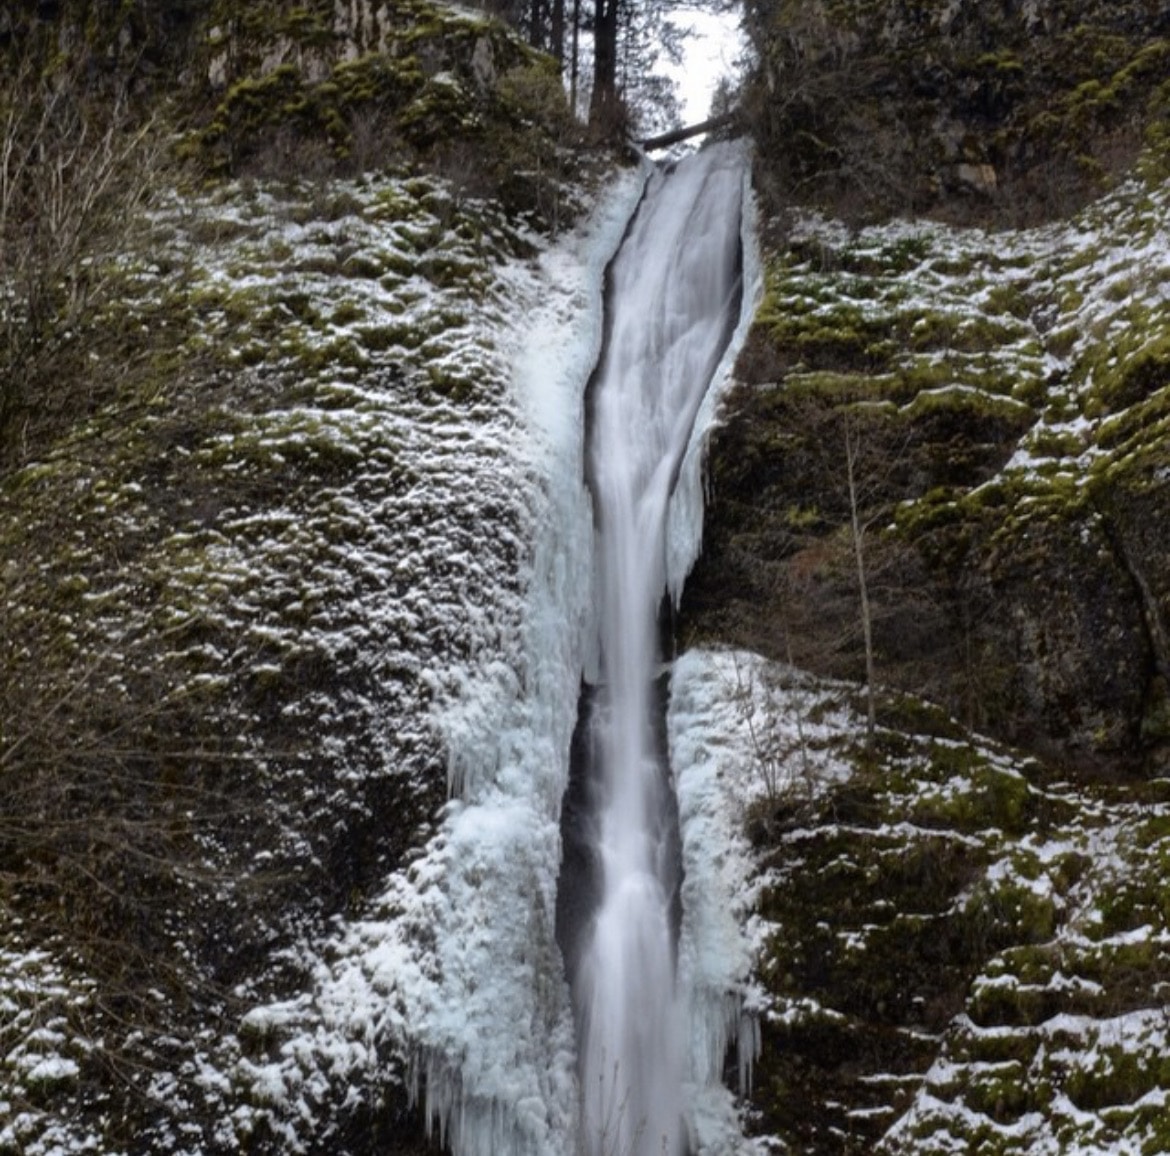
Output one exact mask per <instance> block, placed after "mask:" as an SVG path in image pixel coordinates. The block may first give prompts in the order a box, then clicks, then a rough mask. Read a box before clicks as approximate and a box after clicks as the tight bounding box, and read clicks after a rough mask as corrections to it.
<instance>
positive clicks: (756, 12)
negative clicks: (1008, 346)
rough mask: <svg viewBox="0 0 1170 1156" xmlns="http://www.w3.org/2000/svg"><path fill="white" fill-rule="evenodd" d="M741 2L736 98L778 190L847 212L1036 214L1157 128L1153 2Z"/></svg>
mask: <svg viewBox="0 0 1170 1156" xmlns="http://www.w3.org/2000/svg"><path fill="white" fill-rule="evenodd" d="M747 8H748V12H749V20H748V30H749V34H750V35H751V37H752V39H753V41H754V43H755V45H756V48H757V51H758V52H759V54H760V60H761V67H760V70H759V73H758V76H757V79H756V82H755V84H754V86H753V90H752V92H751V95H750V98H749V100H750V103H751V105H752V107H753V120H754V121H755V122H756V124H757V125H758V129H757V131H758V134H759V140H760V143H761V146H762V148H763V151H764V152H765V154H766V162H765V164H764V165H763V166H762V169H763V171H764V173H765V174H766V176H767V180H768V182H769V183H770V186H771V185H773V184H774V187H775V190H776V192H777V193H778V194H779V195H780V196H786V195H791V194H795V195H798V196H800V197H802V198H806V199H807V198H808V197H810V196H811V197H815V198H817V199H819V200H821V201H822V203H825V204H832V205H833V206H834V209H835V211H838V212H842V211H844V212H847V213H849V214H853V215H856V214H866V213H873V212H875V211H876V212H883V211H886V212H888V211H893V212H908V211H923V210H934V211H943V212H947V213H949V214H951V215H954V216H962V217H965V218H968V219H970V218H973V217H975V218H981V219H984V220H988V219H998V220H1007V221H1013V222H1020V221H1027V220H1038V219H1043V218H1045V217H1051V216H1054V215H1060V214H1062V213H1065V212H1068V211H1069V210H1070V209H1071V208H1072V207H1073V206H1075V205H1077V204H1078V203H1079V202H1081V201H1083V200H1084V198H1085V197H1086V196H1088V195H1091V194H1092V192H1093V191H1094V190H1099V189H1100V187H1101V184H1100V182H1101V180H1102V178H1103V177H1106V176H1108V174H1110V173H1116V172H1117V171H1119V170H1120V169H1122V168H1124V167H1125V166H1126V165H1127V164H1129V163H1130V162H1131V161H1132V160H1133V158H1134V157H1135V156H1136V153H1137V150H1138V149H1139V147H1140V146H1141V145H1142V143H1143V140H1144V139H1147V138H1148V139H1154V138H1156V139H1159V140H1160V139H1161V134H1162V133H1163V129H1162V128H1161V127H1159V125H1160V124H1161V121H1162V119H1163V117H1164V114H1165V105H1166V99H1167V95H1168V93H1167V89H1166V81H1165V77H1166V61H1167V60H1168V59H1170V39H1168V38H1170V8H1168V7H1167V6H1166V4H1165V3H1160V2H1159V3H1147V2H1144V0H1132V2H1127V3H1112V2H1110V0H1033V2H1029V3H1014V2H1007V0H1005V2H1003V3H992V4H987V3H980V2H978V0H927V2H926V3H921V2H914V3H910V2H906V3H901V2H897V3H874V4H843V3H835V2H834V0H800V2H798V3H794V4H783V5H775V4H770V3H765V2H763V0H749V2H748V4H747ZM1149 134H1152V136H1149Z"/></svg>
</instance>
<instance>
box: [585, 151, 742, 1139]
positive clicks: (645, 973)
mask: <svg viewBox="0 0 1170 1156" xmlns="http://www.w3.org/2000/svg"><path fill="white" fill-rule="evenodd" d="M743 165H744V157H743V152H742V150H741V149H740V148H738V147H736V146H729V145H716V146H714V147H711V148H708V149H706V150H704V151H703V152H700V153H698V154H695V155H694V156H691V157H688V158H687V159H685V160H683V161H682V162H681V163H679V164H678V165H677V166H674V167H672V168H670V169H663V170H658V171H656V172H655V173H654V174H653V175H652V176H651V178H650V180H649V182H648V184H647V187H646V192H645V196H644V198H643V200H642V203H641V205H640V207H639V209H638V211H637V213H636V214H635V216H634V219H633V221H632V222H631V225H630V228H629V231H628V233H627V236H626V238H625V240H624V242H623V244H622V247H621V249H620V250H619V252H618V254H617V256H616V257H615V259H614V261H613V263H612V264H611V266H610V269H609V283H608V299H607V309H608V313H607V333H606V341H605V344H604V348H603V352H602V357H601V361H600V364H599V366H598V369H597V373H596V375H595V377H594V381H593V384H592V387H591V395H590V406H591V410H590V421H589V444H588V449H587V452H588V457H587V465H586V469H587V477H588V481H589V485H590V489H591V492H592V495H593V501H594V517H595V524H596V531H597V543H596V568H597V584H598V599H599V606H598V622H599V652H600V678H599V683H598V686H597V687H595V688H594V690H593V693H592V694H591V695H590V696H589V701H590V707H589V711H590V713H589V717H588V721H587V728H588V736H589V737H588V743H587V746H588V749H589V752H590V754H589V758H590V766H589V768H588V772H587V773H588V778H589V787H590V796H591V806H592V808H593V815H592V817H591V829H592V837H593V838H594V839H595V847H594V848H593V858H594V861H595V864H596V867H597V871H598V873H599V879H598V880H597V884H596V887H597V897H596V909H595V911H594V913H593V916H592V922H591V924H590V925H589V927H588V929H587V930H586V932H585V933H584V935H583V937H582V946H581V948H580V957H579V959H577V960H576V961H570V967H571V971H572V974H573V980H574V983H573V987H574V1000H575V1006H576V1012H577V1022H578V1034H579V1049H580V1072H581V1084H582V1091H581V1095H582V1138H583V1147H584V1150H585V1151H586V1152H587V1153H588V1156H651V1154H653V1156H678V1154H680V1153H682V1152H683V1151H684V1150H685V1147H686V1143H685V1138H684V1135H683V1123H682V1120H683V1109H684V1105H683V1093H682V1088H683V1082H684V1078H685V1075H686V1059H685V1055H686V1040H685V1033H686V1030H687V1029H686V1026H685V1009H682V1008H680V1006H679V1001H678V998H677V994H676V990H677V984H676V975H675V953H676V926H677V918H676V916H675V912H676V910H677V902H678V889H679V885H680V882H681V880H680V878H679V874H680V868H679V856H678V842H677V839H678V833H677V819H676V815H675V810H674V800H673V796H672V794H671V781H670V771H669V768H668V767H667V766H666V760H665V755H664V751H663V743H662V740H661V738H660V734H661V726H662V721H661V704H660V696H659V695H658V693H657V690H656V685H655V684H656V678H657V675H658V673H659V667H660V664H661V662H662V655H661V653H660V649H659V641H658V639H659V612H660V608H661V606H662V603H663V599H664V596H665V594H666V586H667V542H666V535H667V531H666V520H667V511H668V507H669V503H670V499H671V493H672V490H673V489H674V486H675V482H676V480H677V477H678V472H679V468H680V464H681V461H682V458H683V455H684V453H685V451H686V448H687V444H688V440H689V438H690V436H691V431H692V427H693V425H694V422H695V416H696V413H697V411H698V409H699V406H700V403H701V402H702V399H703V397H704V394H705V393H706V391H707V388H708V385H709V384H710V382H711V379H712V376H713V374H714V373H715V370H716V368H717V366H718V365H719V363H720V359H721V357H722V356H723V353H724V351H725V349H726V347H727V344H728V341H729V339H730V337H731V334H732V331H733V330H734V328H735V325H736V322H737V320H738V318H739V308H740V300H741V295H742V265H741V247H740V228H741V222H740V216H741V208H742V205H741V202H742V185H743V176H744V171H743Z"/></svg>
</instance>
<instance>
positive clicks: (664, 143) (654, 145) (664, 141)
mask: <svg viewBox="0 0 1170 1156" xmlns="http://www.w3.org/2000/svg"><path fill="white" fill-rule="evenodd" d="M737 120H739V109H733V110H732V111H731V112H725V113H723V114H722V115H721V116H713V117H711V118H710V119H709V120H705V121H703V122H702V123H701V124H692V125H689V126H688V127H687V128H676V129H672V130H671V131H670V132H664V133H662V134H661V135H660V136H652V137H648V138H647V139H646V140H644V141H639V142H638V143H639V144H640V145H641V147H642V148H643V149H645V150H646V152H653V151H654V150H655V149H665V148H669V147H670V146H671V145H673V144H679V143H680V142H681V141H684V140H690V138H691V137H693V136H699V135H701V134H702V133H705V132H714V131H715V130H716V129H720V128H726V127H727V126H728V125H730V124H734V123H735V122H736V121H737Z"/></svg>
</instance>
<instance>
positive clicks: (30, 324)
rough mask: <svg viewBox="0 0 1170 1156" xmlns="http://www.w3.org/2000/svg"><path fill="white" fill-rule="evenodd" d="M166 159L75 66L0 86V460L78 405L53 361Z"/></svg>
mask: <svg viewBox="0 0 1170 1156" xmlns="http://www.w3.org/2000/svg"><path fill="white" fill-rule="evenodd" d="M165 149H166V141H165V138H164V134H163V133H162V132H161V130H160V125H159V123H158V121H157V120H154V119H150V120H146V121H141V120H138V119H136V118H135V117H134V115H133V114H132V112H131V110H130V108H129V105H128V102H127V100H126V97H125V93H124V92H121V91H113V92H109V91H97V90H93V89H91V88H90V86H89V84H88V82H87V71H86V69H85V66H84V63H83V62H73V63H70V64H67V65H64V66H59V67H57V68H56V69H51V70H48V71H46V70H45V69H44V68H43V67H42V66H41V65H40V64H39V62H37V61H36V60H34V59H33V58H32V57H28V58H26V59H25V60H24V61H23V62H21V63H19V64H18V65H17V66H16V67H15V68H14V69H13V70H12V71H10V72H9V74H8V75H7V76H6V77H5V78H4V79H3V80H0V455H4V451H5V449H6V448H7V450H8V451H9V452H11V451H12V448H13V445H14V443H15V444H16V448H17V450H18V451H19V449H20V445H21V444H22V443H24V442H25V441H26V440H27V438H28V436H29V435H30V432H35V431H32V429H31V427H33V426H35V425H36V424H38V423H56V422H59V421H60V420H61V418H62V416H64V417H66V418H68V417H69V416H70V414H71V413H72V412H73V411H74V410H75V409H76V408H77V407H78V406H79V405H81V403H82V402H83V401H84V398H85V392H87V391H88V389H89V386H88V385H87V384H86V383H85V381H84V378H83V375H80V374H77V373H69V372H62V370H63V358H64V357H65V356H66V354H67V351H68V349H69V348H70V347H71V345H72V344H73V343H75V339H76V338H77V336H78V334H79V331H80V330H81V329H83V328H84V327H85V325H86V323H87V322H88V321H89V320H90V319H92V318H93V317H94V315H95V314H96V312H97V310H98V308H99V306H100V305H101V304H102V302H103V301H104V300H106V299H107V298H108V295H109V292H110V290H111V289H112V287H113V285H114V284H115V283H116V282H117V280H118V278H117V274H116V269H115V264H114V262H115V258H116V257H117V256H119V255H120V254H122V253H124V252H125V251H126V249H127V248H128V247H129V244H130V239H131V236H132V234H133V231H134V229H135V225H136V222H139V221H141V219H142V218H141V210H142V209H143V207H144V205H145V203H146V201H147V199H148V197H149V195H150V194H151V192H152V191H153V190H154V189H155V188H156V187H157V181H158V176H159V172H158V170H159V168H160V166H161V165H162V164H163V160H164V157H165V155H166V153H165ZM0 460H2V459H0Z"/></svg>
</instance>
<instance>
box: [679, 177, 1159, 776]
mask: <svg viewBox="0 0 1170 1156" xmlns="http://www.w3.org/2000/svg"><path fill="white" fill-rule="evenodd" d="M1165 198H1166V193H1165V189H1164V186H1163V185H1162V183H1161V180H1160V175H1159V172H1158V171H1157V170H1151V172H1150V175H1149V176H1148V177H1147V178H1145V179H1135V180H1134V181H1132V182H1131V183H1130V184H1128V185H1127V186H1125V188H1124V189H1122V190H1120V191H1119V192H1117V193H1116V194H1114V195H1113V196H1111V197H1109V198H1106V199H1105V200H1103V201H1101V202H1099V203H1098V204H1097V205H1095V206H1094V207H1093V208H1092V209H1090V210H1088V211H1087V212H1086V213H1085V214H1083V215H1082V216H1081V217H1079V218H1075V219H1074V220H1073V221H1072V222H1071V223H1070V224H1069V225H1067V226H1052V227H1049V228H1045V229H1037V230H1031V231H1025V232H1015V233H1012V232H1000V233H995V234H991V233H983V232H981V231H977V230H956V229H946V228H943V227H939V226H931V225H926V224H919V225H911V224H908V223H896V224H893V225H890V226H884V227H878V226H875V227H872V228H870V229H866V230H861V231H858V232H851V231H849V230H847V229H843V228H842V227H840V226H838V225H835V224H830V223H829V222H827V221H823V220H820V219H817V218H812V217H805V218H803V219H801V218H797V221H798V223H797V224H796V225H795V228H794V231H793V232H792V233H791V234H790V235H789V237H788V239H787V242H786V243H784V244H782V245H781V246H780V247H779V248H778V249H777V250H776V252H775V254H774V256H773V259H772V264H771V267H770V272H769V284H768V289H767V294H766V297H765V301H764V303H763V306H762V308H761V310H760V313H759V316H758V318H757V325H756V331H755V333H754V335H753V337H752V338H751V340H750V341H749V345H748V348H747V351H746V352H745V355H744V357H743V359H742V361H741V365H740V373H741V377H742V384H741V385H740V387H739V388H738V390H737V391H736V392H735V393H733V394H732V396H731V397H730V399H729V401H728V405H727V416H726V420H725V424H724V426H723V428H722V429H721V430H720V431H719V432H718V433H717V435H716V436H715V439H714V441H713V446H712V453H711V462H710V470H711V480H712V492H713V500H712V506H711V509H710V514H709V520H708V526H709V532H708V548H707V550H706V552H705V555H704V557H703V559H702V561H701V562H700V565H699V567H698V569H697V571H696V574H695V576H694V578H693V579H692V583H691V585H690V587H689V589H688V593H687V602H686V608H685V609H686V611H687V613H685V614H684V622H686V623H687V624H688V628H689V629H690V630H691V632H692V636H694V637H710V636H715V637H721V638H725V639H727V640H729V641H732V642H734V643H735V644H737V645H743V646H749V647H751V648H753V649H756V650H761V651H763V652H765V653H771V654H773V655H775V656H776V657H778V658H790V659H792V660H794V661H796V662H798V663H799V664H801V665H804V666H806V667H808V668H811V669H815V670H820V671H822V672H824V673H826V674H832V675H837V676H847V677H861V676H862V673H863V666H864V663H863V655H862V652H861V643H862V638H861V631H860V629H859V627H858V622H859V613H860V612H859V603H858V596H857V572H856V565H855V562H854V558H853V553H852V534H851V530H850V509H849V495H848V492H847V489H846V486H845V481H844V474H845V462H846V437H847V436H848V437H849V438H850V439H852V444H853V452H854V455H855V462H854V465H855V469H856V472H857V483H858V504H859V512H860V515H861V521H862V523H863V524H864V527H865V538H864V544H865V550H866V553H867V558H868V562H867V569H868V575H867V578H868V585H869V587H870V596H871V602H872V620H873V621H872V625H873V637H874V641H875V647H876V651H877V662H878V671H879V678H880V679H881V680H883V681H886V682H889V683H892V684H894V685H898V686H901V687H904V688H906V689H910V690H913V691H915V692H918V693H924V694H927V695H929V696H932V697H934V698H936V699H937V700H938V701H940V702H943V703H945V704H946V705H947V706H948V708H949V709H950V710H952V711H953V712H954V713H955V714H956V716H957V717H960V718H963V719H965V720H967V721H968V722H969V723H970V724H971V725H974V726H978V727H979V728H981V729H984V730H986V731H988V732H990V733H993V734H997V735H999V736H1002V737H1003V738H1005V739H1008V740H1010V741H1013V742H1016V743H1020V744H1024V745H1026V746H1029V747H1031V748H1032V749H1033V750H1036V751H1038V752H1044V753H1047V754H1050V755H1053V756H1054V757H1057V758H1060V759H1062V760H1063V759H1071V760H1073V761H1082V762H1092V761H1093V760H1094V759H1097V758H1108V759H1110V760H1120V763H1121V764H1123V765H1125V766H1127V767H1130V768H1133V767H1135V766H1140V765H1144V766H1146V767H1147V768H1148V769H1154V768H1156V767H1160V766H1161V765H1162V763H1163V761H1164V758H1165V747H1164V742H1165V738H1164V735H1163V733H1162V726H1163V724H1162V719H1163V717H1164V706H1163V703H1164V696H1165V691H1164V686H1165V674H1164V670H1165V654H1166V625H1165V621H1166V591H1165V587H1164V578H1163V575H1165V574H1166V572H1167V562H1168V561H1170V560H1168V559H1167V558H1166V556H1165V553H1164V550H1163V548H1162V547H1161V545H1160V542H1162V541H1164V539H1165V533H1164V530H1165V526H1164V520H1165V515H1164V511H1165V508H1166V506H1165V500H1164V499H1165V494H1164V487H1163V482H1162V475H1163V473H1164V471H1165V453H1166V450H1165V442H1164V437H1163V433H1162V429H1163V421H1164V419H1163V417H1162V412H1163V407H1164V405H1165V404H1166V402H1165V398H1166V388H1167V379H1166V377H1165V376H1164V373H1163V361H1162V357H1163V353H1162V348H1163V342H1164V340H1165V338H1164V324H1163V321H1162V318H1161V313H1160V311H1159V309H1158V306H1157V301H1158V300H1159V295H1160V293H1161V290H1160V288H1159V286H1160V283H1161V273H1160V270H1161V268H1162V260H1164V256H1163V255H1164V253H1165V251H1166V247H1167V238H1166V234H1165V225H1164V211H1165V209H1164V205H1165ZM1130 229H1134V230H1137V234H1138V235H1141V236H1142V237H1143V238H1144V240H1143V241H1142V243H1141V244H1142V246H1143V250H1142V251H1143V252H1144V253H1145V255H1146V256H1145V259H1141V258H1135V257H1134V256H1133V255H1132V244H1133V243H1132V241H1131V240H1130V239H1129V238H1131V237H1132V236H1134V235H1135V234H1132V233H1130V231H1129V230H1130ZM729 590H730V591H732V594H731V597H727V594H726V592H727V591H729Z"/></svg>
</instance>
